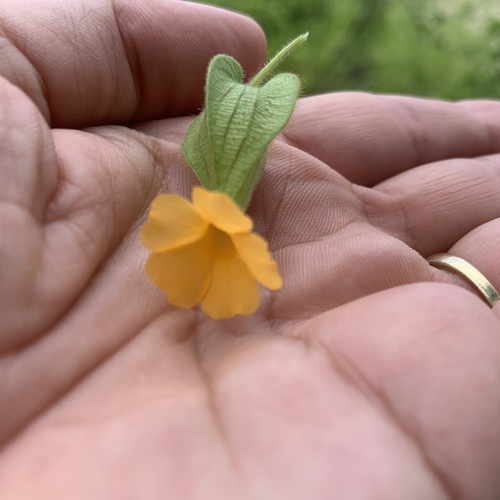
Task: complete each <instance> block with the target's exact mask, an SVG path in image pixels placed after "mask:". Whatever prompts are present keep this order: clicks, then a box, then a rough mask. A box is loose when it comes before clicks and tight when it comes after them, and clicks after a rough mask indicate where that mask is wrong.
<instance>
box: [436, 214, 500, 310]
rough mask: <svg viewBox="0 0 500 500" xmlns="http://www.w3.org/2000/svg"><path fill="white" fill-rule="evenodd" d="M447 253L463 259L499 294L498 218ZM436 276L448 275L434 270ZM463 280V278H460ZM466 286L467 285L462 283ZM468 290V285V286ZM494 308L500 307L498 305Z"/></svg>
mask: <svg viewBox="0 0 500 500" xmlns="http://www.w3.org/2000/svg"><path fill="white" fill-rule="evenodd" d="M447 252H448V253H450V254H452V255H456V256H457V257H461V258H462V259H465V260H466V261H467V262H469V263H470V264H472V265H473V266H474V267H475V268H476V269H478V270H479V271H480V272H481V273H482V274H484V276H485V277H486V278H487V279H488V281H490V282H491V284H492V285H493V286H494V287H495V289H496V290H497V291H499V292H500V266H499V265H498V262H499V260H500V218H498V219H496V220H493V221H491V222H488V223H487V224H483V225H482V226H479V227H477V228H476V229H474V230H473V231H471V232H470V233H468V234H466V235H465V236H464V237H463V238H461V239H460V240H459V241H457V243H455V244H454V245H453V246H452V247H451V248H450V249H449V250H447ZM436 274H449V272H448V271H443V270H439V269H437V270H436ZM460 279H462V280H463V278H460ZM464 284H465V285H468V284H467V283H464ZM469 288H471V287H470V285H469ZM495 307H500V304H498V306H495Z"/></svg>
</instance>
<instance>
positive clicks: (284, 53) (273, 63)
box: [249, 33, 309, 87]
mask: <svg viewBox="0 0 500 500" xmlns="http://www.w3.org/2000/svg"><path fill="white" fill-rule="evenodd" d="M308 36H309V33H304V34H303V35H300V36H298V37H297V38H295V39H294V40H292V41H291V42H290V43H289V44H288V45H286V46H285V47H283V48H282V49H281V50H280V51H279V52H278V53H277V54H276V55H275V56H274V57H273V58H272V59H271V60H270V61H269V62H268V63H267V64H266V65H265V66H264V67H263V68H262V69H261V70H260V71H259V72H258V73H257V74H256V75H255V76H254V77H253V78H252V80H251V81H250V83H249V85H251V86H252V87H258V86H259V85H261V84H262V83H264V82H265V81H266V80H267V79H268V78H269V77H270V76H271V75H272V74H273V72H274V70H275V69H276V68H277V67H278V66H279V65H280V64H281V63H282V62H283V60H284V59H286V58H287V57H288V56H289V55H290V54H291V53H292V52H293V51H294V50H295V49H296V48H297V47H300V46H301V45H302V44H303V43H304V42H305V41H306V40H307V37H308Z"/></svg>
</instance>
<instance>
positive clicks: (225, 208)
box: [141, 187, 281, 319]
mask: <svg viewBox="0 0 500 500" xmlns="http://www.w3.org/2000/svg"><path fill="white" fill-rule="evenodd" d="M252 228H253V223H252V220H251V219H250V218H249V217H248V216H246V215H245V214H244V213H243V212H242V211H241V209H240V208H239V207H238V205H236V203H235V202H234V201H233V200H232V199H231V198H229V197H228V196H227V195H226V194H223V193H219V192H213V191H206V190H204V189H203V188H201V187H195V188H194V189H193V202H192V203H190V202H189V201H188V200H186V199H184V198H181V197H180V196H177V195H173V194H164V195H160V196H158V197H157V198H156V199H155V200H154V201H153V203H152V204H151V209H150V212H149V217H148V220H147V222H146V224H145V225H144V227H143V228H142V231H141V239H142V242H143V244H144V246H145V247H146V248H148V249H149V250H151V252H152V254H151V256H150V257H149V260H148V262H147V264H146V271H147V273H148V275H149V277H150V278H151V279H152V280H153V282H154V283H156V285H158V286H159V287H160V288H161V289H162V290H163V291H164V292H165V293H166V294H167V295H168V299H169V302H170V303H171V304H173V305H176V306H178V307H183V308H191V307H194V306H195V305H197V304H201V308H202V309H203V311H205V313H206V314H207V315H208V316H210V317H211V318H214V319H221V318H229V317H231V316H234V315H236V314H244V315H249V314H252V313H253V312H255V310H256V309H257V307H258V305H259V287H258V284H259V283H261V284H262V285H264V286H265V287H267V288H269V289H271V290H277V289H279V288H281V277H280V275H279V272H278V268H277V265H276V262H275V261H274V260H273V259H272V257H271V255H270V253H269V250H268V246H267V242H266V240H265V239H264V238H262V237H261V236H259V235H257V234H255V233H252V232H251V231H252Z"/></svg>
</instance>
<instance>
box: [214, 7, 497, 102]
mask: <svg viewBox="0 0 500 500" xmlns="http://www.w3.org/2000/svg"><path fill="white" fill-rule="evenodd" d="M206 3H210V4H212V5H218V6H222V7H226V8H228V9H231V10H235V11H239V12H243V13H246V14H248V15H250V16H251V17H253V18H254V19H255V20H257V21H258V22H259V24H260V25H261V26H262V27H263V28H264V31H265V32H266V34H267V38H268V42H269V53H270V55H271V54H273V53H274V52H276V51H277V50H278V49H279V48H281V46H283V45H284V44H285V43H287V42H288V41H289V40H290V39H291V38H294V37H295V36H296V35H298V34H301V33H303V32H305V31H309V33H310V35H309V41H308V42H307V44H306V46H304V47H302V48H300V49H299V50H298V51H297V52H296V53H295V54H294V55H293V56H292V57H291V58H290V59H289V60H288V61H287V62H286V63H285V64H284V67H283V69H284V70H287V71H294V72H296V73H297V74H299V75H300V77H301V78H302V80H303V86H304V94H316V93H320V92H328V91H338V90H365V91H369V92H382V93H403V94H413V95H420V96H430V97H439V98H445V99H464V98H469V97H477V98H500V1H499V0H475V1H468V0H212V1H210V2H206Z"/></svg>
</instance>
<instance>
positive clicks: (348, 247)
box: [0, 0, 500, 500]
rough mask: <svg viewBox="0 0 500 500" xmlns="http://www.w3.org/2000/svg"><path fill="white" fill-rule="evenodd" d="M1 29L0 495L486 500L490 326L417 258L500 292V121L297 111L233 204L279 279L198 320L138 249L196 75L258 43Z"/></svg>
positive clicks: (446, 114)
mask: <svg viewBox="0 0 500 500" xmlns="http://www.w3.org/2000/svg"><path fill="white" fill-rule="evenodd" d="M0 25H1V27H2V29H3V31H4V33H5V35H6V36H7V39H8V42H9V43H4V46H3V54H4V57H2V58H1V59H0V69H1V71H0V74H2V75H3V76H4V78H3V79H2V80H0V99H1V101H2V106H1V107H0V110H1V111H0V112H1V118H0V124H1V126H0V134H1V138H0V144H1V151H2V161H1V163H0V200H1V208H0V235H1V236H0V275H1V280H0V318H1V323H0V408H1V409H2V411H1V412H0V441H1V443H2V447H1V448H0V498H2V500H13V499H27V498H37V499H54V498H64V499H77V498H78V499H87V498H89V499H90V498H92V499H106V500H109V499H120V500H122V499H128V498H130V499H137V498H140V499H145V500H147V499H158V498H169V499H170V498H171V499H186V500H189V499H214V498H217V499H223V498H227V499H231V500H233V499H237V498H258V499H264V498H269V499H287V500H289V499H317V500H320V499H330V498H339V499H346V500H350V499H358V498H360V499H361V498H362V499H372V498H373V499H375V498H381V499H384V500H385V499H391V498H395V499H398V500H401V499H418V500H421V499H428V500H434V499H442V498H461V499H471V500H481V499H495V498H498V496H499V495H500V479H499V475H498V470H499V468H500V426H499V425H498V422H499V421H500V392H499V391H498V387H499V382H500V307H499V306H497V307H495V308H494V309H489V308H488V306H487V305H485V304H484V303H483V302H482V301H481V300H480V299H479V298H478V297H476V296H475V295H474V293H471V291H470V290H464V289H463V288H465V287H466V285H464V284H463V283H462V282H461V281H460V280H459V279H458V278H454V277H451V276H449V275H448V274H447V273H444V272H442V271H438V270H436V269H434V268H430V267H429V265H428V264H427V263H426V261H425V257H426V256H428V255H430V254H431V253H435V252H438V251H448V250H449V251H450V252H451V253H453V254H455V255H459V256H461V257H463V258H465V259H467V260H469V261H470V262H471V263H473V264H474V265H476V266H477V267H478V268H480V269H481V271H482V272H483V273H484V274H485V275H486V276H487V277H488V278H489V279H490V280H491V281H492V282H493V284H494V285H495V286H497V287H499V286H500V266H498V263H497V262H498V256H499V250H498V248H499V243H500V203H499V200H500V124H499V121H498V115H499V112H500V104H499V103H495V102H484V103H481V102H469V103H459V104H451V103H444V102H438V101H426V100H418V99H411V98H403V97H395V96H392V97H391V96H385V97H381V96H379V97H377V96H370V95H363V94H350V93H345V94H332V95H328V96H322V97H313V98H308V99H304V100H302V101H301V102H300V103H299V104H298V106H297V110H296V113H295V114H294V117H293V118H292V121H291V123H290V124H289V126H288V128H287V129H286V131H285V133H284V134H283V135H282V137H281V138H280V140H278V141H276V142H275V144H274V145H273V147H272V148H271V152H270V157H269V162H268V166H267V168H266V173H265V175H264V178H263V180H262V182H261V184H260V185H259V187H258V189H257V191H256V193H255V197H254V200H253V202H252V205H251V207H250V214H251V215H252V217H253V218H254V220H255V222H256V228H257V230H258V231H260V232H261V233H262V234H264V236H265V237H266V238H267V239H268V240H269V242H270V245H271V248H272V249H273V254H274V256H275V257H276V259H277V260H278V263H279V266H280V269H281V271H282V274H283V278H284V283H285V286H284V288H283V290H281V291H280V292H278V293H272V294H267V295H265V297H264V300H263V303H262V307H261V309H260V311H259V312H258V313H257V314H255V315H254V316H252V317H249V318H235V319H232V320H226V321H220V322H216V321H212V320H208V319H206V318H204V317H203V315H202V314H201V313H199V312H198V311H185V310H180V309H176V308H173V307H170V306H169V305H168V303H167V300H166V298H165V296H164V294H163V293H162V292H161V291H160V290H158V289H156V288H155V287H154V285H153V284H152V283H151V282H150V281H149V279H148V278H147V276H146V274H145V271H144V262H145V260H146V257H147V252H146V250H145V249H143V248H142V247H141V245H140V242H139V238H138V231H139V228H140V226H141V224H142V223H143V221H144V217H145V213H146V211H147V207H148V205H149V203H150V201H151V200H152V198H153V197H154V196H155V195H156V194H157V193H159V192H166V191H168V192H176V193H179V194H182V195H184V196H188V195H189V192H190V187H191V185H192V184H193V183H194V179H193V175H192V174H191V173H190V171H189V170H188V168H187V167H186V165H185V163H184V161H183V158H182V154H181V150H180V143H181V141H182V137H183V134H184V132H185V129H186V126H187V124H188V123H189V121H190V120H191V118H183V117H182V116H187V115H189V114H192V113H194V112H195V110H196V109H197V108H198V107H199V106H200V103H201V98H202V88H203V78H204V72H205V68H206V65H207V62H208V60H209V59H210V57H211V56H212V55H214V54H215V53H218V52H226V53H228V52H229V53H231V54H232V55H233V56H235V57H236V58H237V59H238V60H239V61H240V62H241V63H242V64H243V66H244V67H245V69H246V71H247V72H248V73H249V74H250V73H252V72H255V70H256V69H257V67H258V66H259V65H260V64H261V63H262V62H263V59H264V52H265V44H264V39H263V35H262V33H261V32H260V30H259V29H258V28H257V27H256V26H255V25H254V24H253V23H252V22H250V21H249V20H247V19H245V18H241V17H238V16H236V15H233V14H230V13H227V12H224V11H219V10H216V9H211V8H208V7H204V6H201V5H195V4H189V3H185V2H176V1H170V2H167V1H163V0H150V1H149V2H147V6H146V3H145V2H133V1H131V0H129V1H126V0H121V1H117V2H115V3H114V9H113V7H112V4H111V2H110V1H108V2H105V1H104V0H101V1H98V0H93V1H92V2H91V1H87V2H85V3H83V2H82V3H81V4H78V3H77V2H64V1H63V0H60V1H59V2H57V1H56V0H54V1H53V2H51V3H50V4H48V5H45V6H43V8H42V7H41V6H40V4H39V3H37V2H35V1H34V0H33V1H25V2H22V3H21V2H15V0H9V1H6V2H4V3H3V5H2V7H1V9H0ZM176 117H177V118H176ZM131 124H132V125H131ZM89 127H90V128H89Z"/></svg>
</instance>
